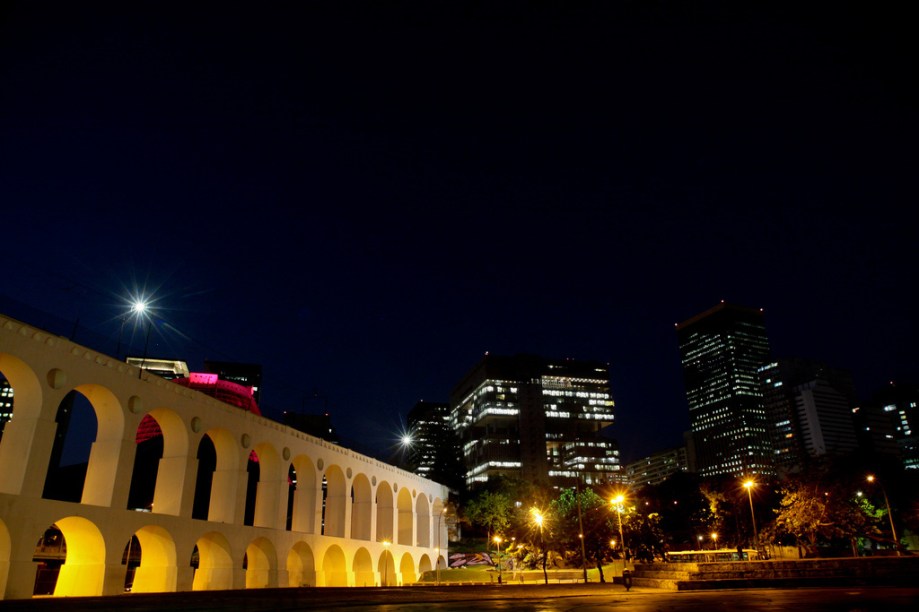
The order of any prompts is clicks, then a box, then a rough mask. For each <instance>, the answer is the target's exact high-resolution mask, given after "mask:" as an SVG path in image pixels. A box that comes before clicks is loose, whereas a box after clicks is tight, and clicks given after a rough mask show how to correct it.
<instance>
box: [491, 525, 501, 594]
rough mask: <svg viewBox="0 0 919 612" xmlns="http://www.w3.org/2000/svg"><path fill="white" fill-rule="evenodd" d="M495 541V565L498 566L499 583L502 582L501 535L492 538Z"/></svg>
mask: <svg viewBox="0 0 919 612" xmlns="http://www.w3.org/2000/svg"><path fill="white" fill-rule="evenodd" d="M492 540H493V541H494V543H495V559H496V561H495V565H497V566H498V584H501V536H495V537H494V538H492Z"/></svg>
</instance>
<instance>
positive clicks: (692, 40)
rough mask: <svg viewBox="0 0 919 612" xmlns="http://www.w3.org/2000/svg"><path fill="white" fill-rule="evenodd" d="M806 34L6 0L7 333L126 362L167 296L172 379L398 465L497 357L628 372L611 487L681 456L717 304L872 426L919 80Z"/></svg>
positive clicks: (1, 128)
mask: <svg viewBox="0 0 919 612" xmlns="http://www.w3.org/2000/svg"><path fill="white" fill-rule="evenodd" d="M818 5H819V3H818ZM818 5H809V6H807V7H798V6H796V5H795V4H793V3H787V4H785V3H781V2H779V3H769V4H768V5H763V6H755V5H747V6H744V7H737V6H734V5H733V3H727V2H712V3H705V4H703V5H698V6H695V7H692V8H690V7H681V5H679V4H672V5H671V4H667V3H662V4H660V5H657V4H655V5H654V6H650V5H645V4H644V3H590V2H588V3H583V4H581V3H579V4H578V6H577V7H574V6H552V5H542V4H539V3H521V4H516V3H507V4H504V3H502V4H501V5H499V6H493V5H492V3H456V4H451V5H449V6H444V5H440V6H430V5H420V4H413V3H402V4H395V5H388V6H382V5H376V4H375V3H367V4H357V5H351V6H349V7H341V6H325V5H318V4H310V5H305V6H300V5H296V6H295V5H286V4H277V5H274V6H272V7H271V8H259V9H257V10H256V9H255V8H253V10H251V11H246V12H241V11H240V12H236V11H234V10H233V9H230V8H223V7H220V5H210V4H207V3H196V4H195V5H194V6H190V7H182V9H181V10H179V9H178V8H176V6H173V5H169V4H157V5H149V6H148V5H143V4H136V5H135V4H132V5H131V6H129V7H128V6H122V7H119V9H118V10H117V11H116V10H114V9H112V8H110V7H106V6H103V5H93V6H89V7H86V6H82V7H75V6H72V5H71V4H70V3H60V4H55V3H49V4H43V5H41V6H35V5H31V4H11V5H10V6H9V7H7V8H5V9H4V10H3V12H2V14H0V53H2V57H3V58H4V61H3V62H2V63H0V78H2V79H3V82H4V83H5V87H4V91H3V93H2V94H0V200H2V201H3V204H4V206H3V209H4V217H3V224H4V225H3V226H4V229H5V230H6V232H5V233H4V237H3V239H2V240H0V256H2V257H3V260H4V263H5V264H6V265H5V266H4V284H3V286H2V288H0V297H2V298H3V300H2V303H4V304H7V305H9V308H13V307H14V306H15V304H16V303H17V302H18V303H25V304H26V305H28V307H29V309H35V310H39V311H43V312H48V313H50V314H51V315H52V316H53V317H55V318H56V320H57V321H58V322H59V328H58V329H55V330H54V331H55V333H60V334H63V335H67V336H70V335H71V333H73V332H74V331H75V341H77V342H81V341H84V340H81V339H86V338H88V337H89V336H90V334H95V335H96V336H98V337H101V338H102V343H103V344H105V345H107V346H108V348H106V347H105V346H103V347H99V348H100V350H102V349H104V350H105V352H109V353H113V352H115V351H116V348H115V347H116V345H117V344H118V338H119V329H120V323H121V318H122V317H123V316H124V315H125V314H126V313H127V312H128V311H129V304H128V302H129V300H130V299H131V298H132V297H134V296H137V295H138V294H145V295H146V296H147V297H150V298H152V300H153V303H152V308H153V313H154V316H155V317H156V320H157V321H159V322H162V323H160V324H158V325H157V326H156V327H154V328H153V330H152V333H151V336H150V346H149V354H150V355H151V356H157V357H167V358H168V357H172V358H183V359H186V360H187V361H188V362H189V365H190V366H191V367H192V369H199V371H200V368H201V367H202V364H203V361H204V359H213V360H217V361H233V362H243V363H258V364H261V365H262V366H263V371H264V380H263V391H264V396H263V400H262V404H263V406H262V408H263V409H265V412H266V415H267V416H269V417H271V418H275V419H278V420H280V417H281V414H282V412H283V411H285V410H298V409H304V410H315V409H322V410H329V411H330V412H331V413H332V414H333V423H334V425H335V427H336V429H337V430H338V432H339V433H340V434H341V436H342V440H343V444H345V445H349V446H354V447H355V448H356V449H357V450H361V451H364V452H366V451H367V450H368V449H370V448H372V449H376V452H375V454H377V453H379V454H382V455H384V456H386V455H388V450H389V449H388V447H389V446H390V445H394V444H397V443H398V437H399V434H400V433H401V432H400V431H399V429H400V426H401V425H402V424H403V422H404V418H405V415H406V414H407V413H408V411H409V410H410V409H411V408H412V406H414V405H415V403H416V402H417V401H418V400H420V399H424V400H427V401H446V400H447V398H448V396H449V393H450V391H451V389H452V387H453V385H455V384H456V383H458V382H459V381H460V380H461V378H462V377H463V376H464V374H465V373H466V372H467V371H468V370H469V369H470V368H471V367H472V366H473V365H474V364H475V363H476V362H477V361H478V360H479V359H481V357H482V355H484V354H485V353H486V352H491V353H493V354H510V355H513V354H518V353H531V354H540V355H545V356H546V357H548V358H557V359H560V358H574V359H583V360H596V361H601V362H604V363H609V364H610V372H611V377H612V381H611V383H612V384H611V392H612V397H613V400H614V401H615V402H616V424H615V425H614V432H613V437H614V438H616V439H617V440H618V441H619V443H620V446H621V448H622V458H623V462H628V461H629V460H633V459H638V458H640V457H643V456H645V455H648V454H650V453H652V452H655V451H657V450H661V449H662V448H666V447H670V446H674V445H677V444H679V443H680V442H681V441H682V437H681V436H682V432H683V431H685V430H686V429H688V426H689V417H688V407H687V404H686V399H685V394H684V391H683V386H682V378H681V371H680V362H679V351H678V343H677V337H676V333H675V332H674V328H673V326H674V324H675V323H676V322H678V321H682V320H685V319H686V318H687V317H690V316H693V315H695V314H696V313H699V312H702V311H704V310H706V309H708V308H711V307H712V306H714V305H715V304H716V303H718V302H719V301H720V300H722V299H724V300H726V301H729V302H733V303H738V304H744V305H748V306H751V307H757V308H763V309H764V311H765V316H766V325H767V327H768V329H769V335H770V340H771V342H772V345H773V352H774V353H775V354H776V355H777V356H779V357H783V356H800V357H806V358H811V359H817V360H821V361H824V362H826V363H827V364H828V365H830V366H832V367H835V368H843V369H849V370H851V371H852V373H853V376H854V379H855V384H856V388H857V389H858V391H859V394H860V395H861V396H862V397H863V399H864V397H866V396H868V395H870V394H871V393H872V392H873V391H874V390H875V389H876V388H878V387H880V386H882V385H884V384H885V383H886V382H887V381H888V380H891V379H894V380H898V379H899V380H902V381H904V382H907V381H909V380H910V379H913V380H915V377H916V374H917V372H919V359H917V355H916V350H915V346H917V345H919V342H917V340H919V337H917V336H919V334H917V330H916V324H915V312H916V310H917V308H916V306H917V303H916V299H915V297H913V296H912V295H911V293H912V292H910V291H909V290H908V287H909V283H910V281H911V279H912V278H913V277H914V276H915V263H916V259H917V258H916V256H915V254H914V252H913V251H914V249H913V246H912V243H913V236H912V231H911V228H912V225H911V224H910V223H909V222H908V221H909V215H908V211H909V210H910V207H911V206H913V203H914V202H915V201H916V195H917V194H916V189H915V181H914V178H913V175H914V169H915V167H917V165H919V164H917V162H919V160H917V155H919V153H917V151H916V149H915V147H914V145H913V143H915V141H916V136H917V135H919V134H917V132H919V121H917V111H916V108H917V104H916V100H917V99H919V96H917V90H916V79H915V78H914V77H911V75H913V74H915V66H914V60H913V59H912V58H914V57H916V56H919V53H916V52H915V40H914V38H913V37H912V35H911V32H909V31H908V28H907V27H906V24H908V23H910V22H911V20H910V17H909V15H908V13H905V11H908V10H910V9H908V8H907V7H898V8H894V7H887V8H884V9H882V8H872V9H868V8H865V9H864V11H863V10H861V9H859V10H856V9H855V8H853V7H847V6H838V5H836V4H830V5H827V6H826V7H823V6H818ZM885 11H886V12H885ZM901 11H903V12H902V13H901ZM17 308H18V306H17ZM29 309H26V308H22V309H20V310H21V311H22V312H26V311H27V310H29ZM0 312H3V313H4V314H7V315H10V316H16V315H17V312H10V311H9V309H8V308H6V307H0ZM22 318H23V320H24V322H26V323H29V324H34V325H39V326H41V325H42V324H43V322H42V321H33V320H31V319H30V318H29V317H28V316H25V315H22ZM131 333H133V334H134V337H133V339H132V338H130V337H129V336H130V335H131ZM125 342H126V343H128V342H131V343H132V345H131V346H132V348H133V349H134V350H135V351H138V350H142V349H143V344H144V342H143V330H135V329H133V328H131V327H130V326H129V327H127V328H126V332H125Z"/></svg>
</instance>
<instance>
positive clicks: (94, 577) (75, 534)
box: [54, 516, 105, 597]
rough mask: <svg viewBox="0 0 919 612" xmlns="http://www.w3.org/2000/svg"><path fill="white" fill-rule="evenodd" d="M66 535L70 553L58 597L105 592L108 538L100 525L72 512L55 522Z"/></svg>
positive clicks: (60, 577)
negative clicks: (106, 543) (73, 514)
mask: <svg viewBox="0 0 919 612" xmlns="http://www.w3.org/2000/svg"><path fill="white" fill-rule="evenodd" d="M55 525H57V528H58V529H59V530H60V531H61V534H62V535H63V536H64V542H65V543H66V547H67V553H66V556H65V557H64V564H63V565H62V566H61V571H60V574H59V575H58V579H57V585H56V586H55V587H54V596H55V597H77V596H95V595H102V584H103V580H104V578H105V540H104V539H103V538H102V532H101V531H99V528H98V527H96V525H95V524H94V523H93V522H91V521H89V520H87V519H85V518H83V517H81V516H68V517H66V518H63V519H61V520H59V521H56V522H55Z"/></svg>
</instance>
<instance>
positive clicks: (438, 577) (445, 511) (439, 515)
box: [435, 508, 447, 586]
mask: <svg viewBox="0 0 919 612" xmlns="http://www.w3.org/2000/svg"><path fill="white" fill-rule="evenodd" d="M446 513H447V509H446V508H444V509H443V510H441V511H440V512H439V513H438V514H437V551H436V552H437V567H436V570H435V571H436V574H437V586H440V522H441V520H443V518H444V515H445V514H446Z"/></svg>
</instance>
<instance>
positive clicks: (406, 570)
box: [399, 553, 418, 584]
mask: <svg viewBox="0 0 919 612" xmlns="http://www.w3.org/2000/svg"><path fill="white" fill-rule="evenodd" d="M399 573H400V574H401V575H402V584H412V583H414V582H417V581H418V574H416V573H415V562H414V561H413V560H412V556H411V555H410V554H409V553H405V554H404V555H402V560H401V561H399Z"/></svg>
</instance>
